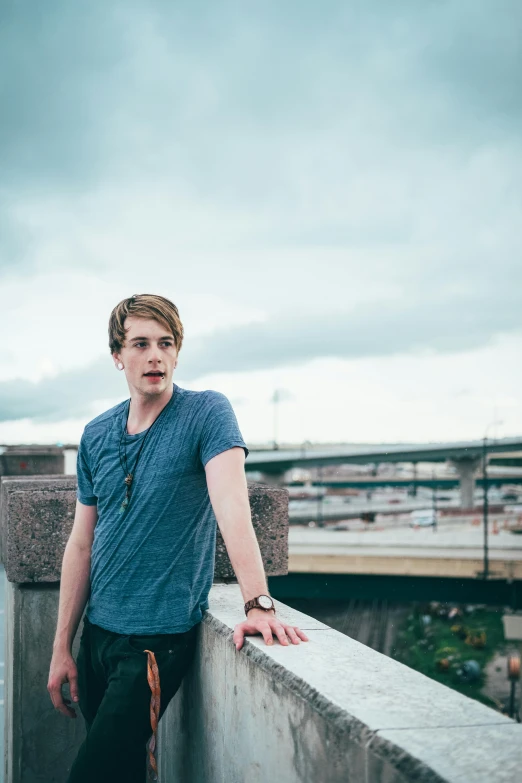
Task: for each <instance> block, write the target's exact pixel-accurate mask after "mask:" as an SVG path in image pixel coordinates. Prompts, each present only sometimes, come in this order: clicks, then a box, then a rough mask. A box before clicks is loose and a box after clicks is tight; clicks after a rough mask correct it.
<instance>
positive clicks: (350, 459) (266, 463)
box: [245, 436, 522, 508]
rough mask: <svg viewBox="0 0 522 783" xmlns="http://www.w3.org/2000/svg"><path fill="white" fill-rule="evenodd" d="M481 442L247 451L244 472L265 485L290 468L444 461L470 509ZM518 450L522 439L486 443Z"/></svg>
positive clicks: (493, 450)
mask: <svg viewBox="0 0 522 783" xmlns="http://www.w3.org/2000/svg"><path fill="white" fill-rule="evenodd" d="M483 449H484V441H482V440H474V441H458V442H447V443H418V444H398V445H397V444H394V445H389V446H383V445H376V446H343V447H339V448H335V447H334V448H331V449H317V450H316V449H306V448H305V447H302V448H300V449H273V450H267V451H251V452H250V454H249V456H248V459H247V460H246V463H245V470H246V471H247V473H249V472H253V471H258V472H259V473H261V474H262V480H263V481H266V482H268V483H276V484H279V483H283V479H284V474H285V473H286V472H287V471H288V470H291V469H292V468H296V467H301V468H310V467H321V466H327V465H368V464H374V465H378V464H380V463H383V462H411V463H413V465H417V463H419V462H447V461H450V462H452V463H453V464H454V466H455V467H456V469H457V472H458V475H459V480H460V487H461V500H462V506H463V508H471V507H472V506H473V494H474V488H475V472H476V470H477V468H478V466H479V464H480V461H481V459H482V455H483ZM521 450H522V437H520V436H519V437H516V438H499V439H497V440H491V441H489V440H488V441H487V453H488V455H493V454H502V455H509V454H510V453H512V452H520V451H521Z"/></svg>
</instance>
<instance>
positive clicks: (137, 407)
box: [127, 386, 174, 435]
mask: <svg viewBox="0 0 522 783" xmlns="http://www.w3.org/2000/svg"><path fill="white" fill-rule="evenodd" d="M173 393H174V387H173V386H171V387H170V388H169V389H165V391H164V392H163V394H161V395H159V396H154V397H149V396H145V395H143V394H138V393H136V392H131V404H130V410H129V418H128V421H127V432H128V434H129V435H137V434H138V433H139V432H143V430H146V429H148V427H150V426H151V424H152V423H153V422H154V421H155V420H156V419H157V418H158V416H159V415H160V413H161V411H162V410H163V408H164V407H165V405H167V404H168V403H169V400H170V399H171V397H172V395H173Z"/></svg>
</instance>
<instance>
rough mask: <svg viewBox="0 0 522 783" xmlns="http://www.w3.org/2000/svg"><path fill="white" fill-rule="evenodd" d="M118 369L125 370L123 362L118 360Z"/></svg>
mask: <svg viewBox="0 0 522 783" xmlns="http://www.w3.org/2000/svg"><path fill="white" fill-rule="evenodd" d="M118 370H123V364H122V363H121V362H118Z"/></svg>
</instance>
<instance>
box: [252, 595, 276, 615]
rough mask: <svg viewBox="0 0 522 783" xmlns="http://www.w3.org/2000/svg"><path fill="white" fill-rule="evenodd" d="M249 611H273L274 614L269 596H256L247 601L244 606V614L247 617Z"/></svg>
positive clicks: (272, 603)
mask: <svg viewBox="0 0 522 783" xmlns="http://www.w3.org/2000/svg"><path fill="white" fill-rule="evenodd" d="M250 609H263V610H264V611H265V612H268V611H269V610H270V609H273V610H274V612H275V606H274V602H273V601H272V599H271V598H270V596H269V595H258V596H257V598H252V599H251V600H250V601H247V602H246V604H245V614H246V615H247V616H248V612H249V611H250Z"/></svg>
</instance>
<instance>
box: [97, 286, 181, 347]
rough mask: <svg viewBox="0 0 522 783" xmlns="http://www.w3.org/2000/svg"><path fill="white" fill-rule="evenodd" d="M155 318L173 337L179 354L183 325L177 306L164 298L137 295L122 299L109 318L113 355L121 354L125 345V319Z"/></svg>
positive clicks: (110, 345) (152, 295) (110, 342)
mask: <svg viewBox="0 0 522 783" xmlns="http://www.w3.org/2000/svg"><path fill="white" fill-rule="evenodd" d="M128 316H135V317H136V318H153V319H154V320H155V321H158V323H160V324H161V325H162V326H164V327H165V329H168V331H169V332H170V333H171V334H172V335H173V337H174V343H175V345H176V349H177V351H178V353H179V351H180V349H181V344H182V342H183V324H182V323H181V321H180V318H179V312H178V308H177V307H176V305H175V304H174V303H173V302H171V301H170V299H166V298H165V297H164V296H156V295H155V294H135V295H134V296H130V297H129V298H128V299H122V300H121V302H119V304H117V305H116V307H115V308H114V310H113V311H112V313H111V316H110V318H109V349H110V352H111V354H113V353H119V352H120V351H121V349H122V347H123V345H124V343H125V327H124V323H125V319H126V318H127V317H128Z"/></svg>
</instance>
